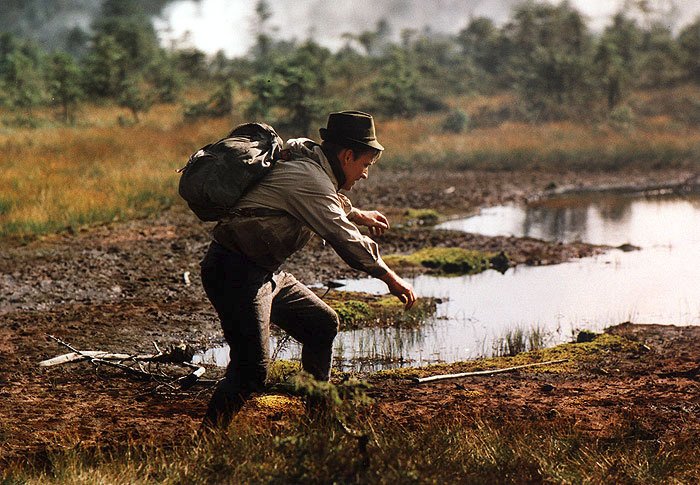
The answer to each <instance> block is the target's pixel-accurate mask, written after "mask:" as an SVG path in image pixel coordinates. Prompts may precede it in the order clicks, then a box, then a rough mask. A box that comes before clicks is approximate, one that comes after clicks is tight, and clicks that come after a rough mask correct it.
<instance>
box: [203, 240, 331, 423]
mask: <svg viewBox="0 0 700 485" xmlns="http://www.w3.org/2000/svg"><path fill="white" fill-rule="evenodd" d="M201 267H202V283H203V285H204V290H205V292H206V294H207V297H209V300H210V301H211V303H212V305H214V308H215V309H216V312H217V313H218V315H219V318H220V320H221V327H222V328H223V331H224V338H225V339H226V342H227V343H228V345H229V347H230V349H231V350H230V358H231V362H230V363H229V365H228V367H227V368H226V374H225V377H224V379H223V380H222V381H221V382H220V383H219V384H218V386H217V388H216V390H215V391H214V395H213V396H212V398H211V401H210V402H209V408H208V410H207V414H206V416H205V418H204V424H205V425H226V424H228V423H229V422H230V420H231V418H232V416H233V415H234V414H235V412H236V411H238V409H240V407H241V406H242V405H243V403H244V402H245V400H246V399H247V398H248V397H249V396H250V394H251V393H253V392H256V391H260V390H263V389H264V387H265V381H266V379H267V369H268V365H269V362H270V342H269V341H270V321H272V322H273V323H274V324H275V325H277V326H278V327H280V328H282V329H283V330H285V331H286V332H288V333H289V334H290V335H291V336H292V337H293V338H294V339H296V340H297V341H299V342H300V343H301V344H302V352H301V362H302V366H303V368H304V370H305V371H307V372H309V373H310V374H311V375H313V376H314V377H315V378H316V379H319V380H328V379H329V377H330V368H331V356H332V355H331V354H332V350H333V339H334V338H335V336H336V334H337V332H338V316H337V315H336V313H335V311H333V309H332V308H331V307H329V306H328V305H326V304H325V303H324V302H323V301H322V300H321V299H320V298H319V297H318V296H317V295H316V294H315V293H313V292H312V291H311V290H309V289H308V288H307V287H306V286H304V285H302V284H301V283H299V282H298V281H297V279H296V278H295V277H294V276H292V275H291V274H289V273H285V272H280V273H278V274H274V275H273V274H272V273H270V272H269V271H266V270H264V269H263V268H261V267H259V266H258V265H256V264H255V263H253V262H252V261H250V260H249V259H247V258H246V257H245V256H243V255H241V254H239V253H236V252H233V251H229V250H228V249H226V248H224V247H223V246H221V245H220V244H218V243H217V242H212V244H211V245H210V246H209V250H208V251H207V254H206V256H205V257H204V259H203V260H202V263H201Z"/></svg>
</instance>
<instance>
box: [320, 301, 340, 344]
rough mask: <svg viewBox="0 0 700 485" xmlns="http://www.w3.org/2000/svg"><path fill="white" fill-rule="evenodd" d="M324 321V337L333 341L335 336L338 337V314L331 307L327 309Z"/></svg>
mask: <svg viewBox="0 0 700 485" xmlns="http://www.w3.org/2000/svg"><path fill="white" fill-rule="evenodd" d="M325 320H326V321H325V325H324V335H325V336H326V337H327V338H328V339H329V340H333V339H334V338H335V336H336V335H338V331H339V330H340V319H339V318H338V314H337V313H336V312H335V310H333V309H332V308H331V307H328V311H327V312H326V318H325Z"/></svg>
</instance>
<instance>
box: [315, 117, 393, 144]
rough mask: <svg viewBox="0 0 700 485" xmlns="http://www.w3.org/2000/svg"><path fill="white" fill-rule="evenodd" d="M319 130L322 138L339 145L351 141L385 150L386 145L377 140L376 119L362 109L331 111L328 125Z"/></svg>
mask: <svg viewBox="0 0 700 485" xmlns="http://www.w3.org/2000/svg"><path fill="white" fill-rule="evenodd" d="M319 132H320V133H321V140H324V141H329V142H332V143H336V144H338V145H343V144H344V143H348V142H350V143H357V144H360V145H366V146H368V147H371V148H374V149H376V150H380V151H381V150H384V147H383V146H382V145H381V144H380V143H379V142H378V141H377V135H376V133H375V131H374V119H373V118H372V116H371V115H369V114H367V113H363V112H362V111H341V112H339V113H331V114H330V115H328V123H327V124H326V127H325V128H321V129H320V130H319Z"/></svg>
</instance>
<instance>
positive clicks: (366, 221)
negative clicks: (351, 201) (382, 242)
mask: <svg viewBox="0 0 700 485" xmlns="http://www.w3.org/2000/svg"><path fill="white" fill-rule="evenodd" d="M351 220H352V222H354V223H355V224H357V225H358V226H366V227H369V232H370V233H371V234H372V235H373V236H381V235H382V234H384V232H385V231H387V230H388V229H389V219H387V218H386V216H385V215H384V214H382V213H381V212H379V211H363V210H358V209H355V211H354V212H353V213H352V218H351Z"/></svg>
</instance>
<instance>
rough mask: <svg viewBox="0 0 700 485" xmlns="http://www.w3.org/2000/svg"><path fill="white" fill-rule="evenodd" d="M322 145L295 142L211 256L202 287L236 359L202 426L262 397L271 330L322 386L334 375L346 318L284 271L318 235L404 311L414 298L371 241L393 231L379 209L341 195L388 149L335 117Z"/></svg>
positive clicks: (363, 123)
mask: <svg viewBox="0 0 700 485" xmlns="http://www.w3.org/2000/svg"><path fill="white" fill-rule="evenodd" d="M320 135H321V139H322V140H323V142H322V143H321V144H320V145H319V144H318V143H316V142H313V141H312V140H309V139H305V138H300V139H295V140H290V141H288V142H287V147H286V149H285V150H284V152H283V153H284V157H283V158H284V159H283V160H280V161H278V162H277V165H276V166H275V167H274V168H273V170H272V171H271V172H270V173H269V174H268V175H266V176H265V177H264V178H263V179H262V181H261V182H260V183H258V184H257V185H256V186H255V187H253V188H252V189H251V190H250V191H249V192H247V193H246V194H245V195H244V196H243V197H242V199H241V200H240V201H239V202H238V204H237V205H236V208H235V211H234V215H232V216H231V217H229V218H227V219H225V220H222V221H220V222H219V223H218V224H217V225H216V227H215V228H214V230H213V234H212V235H213V239H214V240H213V241H212V243H211V245H210V247H209V250H208V252H207V254H206V256H205V257H204V259H203V261H202V263H201V266H202V282H203V284H204V289H205V291H206V294H207V296H208V297H209V300H210V301H211V302H212V304H213V305H214V308H215V309H216V311H217V313H218V315H219V318H220V319H221V326H222V328H223V331H224V337H225V338H226V341H227V343H228V344H229V346H230V349H231V351H230V357H231V362H230V364H229V365H228V368H227V369H226V375H225V377H224V379H223V380H222V381H221V382H220V383H219V385H218V386H217V388H216V390H215V391H214V395H213V396H212V399H211V401H210V403H209V407H208V409H207V413H206V416H205V418H204V423H203V424H204V426H205V427H211V426H214V425H222V426H223V425H226V424H228V423H229V422H230V420H231V418H232V416H233V414H234V413H235V412H236V411H237V410H238V409H240V407H241V406H242V405H243V403H244V402H245V400H246V399H247V398H248V397H249V396H250V394H251V393H252V392H255V391H260V390H263V388H264V385H265V380H266V378H267V368H268V363H269V333H270V329H269V324H270V322H274V323H275V324H276V325H277V326H279V327H280V328H282V329H283V330H285V331H286V332H288V333H289V334H290V335H291V336H292V337H294V338H295V339H296V340H298V341H299V342H301V344H302V356H301V361H302V366H303V368H304V370H305V371H307V372H309V373H310V374H312V375H313V376H314V377H315V378H316V379H319V380H326V381H327V380H328V379H329V378H330V368H331V353H332V346H333V339H334V338H335V335H336V333H337V331H338V316H337V315H336V313H335V312H334V311H333V310H332V309H331V308H330V307H329V306H328V305H327V304H325V303H324V302H323V301H322V300H321V299H320V298H319V297H318V296H317V295H316V294H314V293H313V292H312V291H311V290H309V289H308V288H307V287H305V286H304V285H302V284H301V283H299V282H298V281H297V280H296V278H294V276H292V275H291V274H289V273H286V272H284V271H281V272H276V271H277V270H278V269H279V267H280V265H281V264H282V263H283V262H284V260H285V259H286V258H287V257H289V256H290V255H291V254H293V253H294V252H296V251H297V250H299V249H300V248H302V247H303V246H304V245H305V244H306V243H307V242H308V240H309V239H310V238H311V236H312V235H313V233H316V234H318V235H319V236H320V237H322V238H323V239H325V240H326V241H327V242H328V243H329V244H330V245H331V246H332V247H333V249H334V250H335V251H336V252H337V253H338V254H339V255H340V257H341V258H342V259H343V260H344V261H345V262H346V263H347V264H348V265H350V266H351V267H353V268H355V269H359V270H362V271H364V272H366V273H368V274H370V275H372V276H374V277H376V278H379V279H381V280H382V281H384V282H385V283H386V284H387V285H388V287H389V291H390V292H391V294H393V295H395V296H396V297H398V298H399V299H401V301H403V302H404V304H405V307H406V309H409V308H411V306H412V305H413V303H414V302H415V300H416V296H415V294H414V292H413V288H412V287H411V285H409V284H408V283H406V282H405V281H404V280H403V279H401V278H400V277H399V276H398V275H396V273H394V272H393V271H392V270H391V269H389V268H388V267H387V265H386V264H385V263H384V261H382V258H381V257H380V256H379V249H378V246H377V244H376V243H375V242H374V241H373V240H372V239H370V238H369V237H367V236H364V235H363V234H362V233H361V232H360V231H359V229H358V228H357V225H362V226H366V227H368V228H370V231H371V232H372V234H382V233H383V232H384V231H386V230H387V229H389V221H388V220H387V218H386V217H384V215H383V214H381V213H380V212H378V211H363V210H359V209H357V208H354V207H352V205H351V203H350V201H349V200H348V199H347V197H345V196H344V195H342V194H340V193H339V192H338V191H339V190H341V189H343V190H350V189H351V188H352V187H353V186H354V184H355V182H357V181H358V180H360V179H366V178H367V177H368V171H369V168H370V167H371V166H372V165H373V164H374V163H375V162H376V161H377V160H378V159H379V156H380V155H381V152H382V150H384V147H383V146H382V145H381V144H380V143H379V142H378V141H377V137H376V134H375V128H374V120H373V119H372V117H371V116H370V115H368V114H366V113H362V112H359V111H343V112H340V113H331V114H330V115H329V117H328V123H327V127H326V128H321V130H320Z"/></svg>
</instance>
